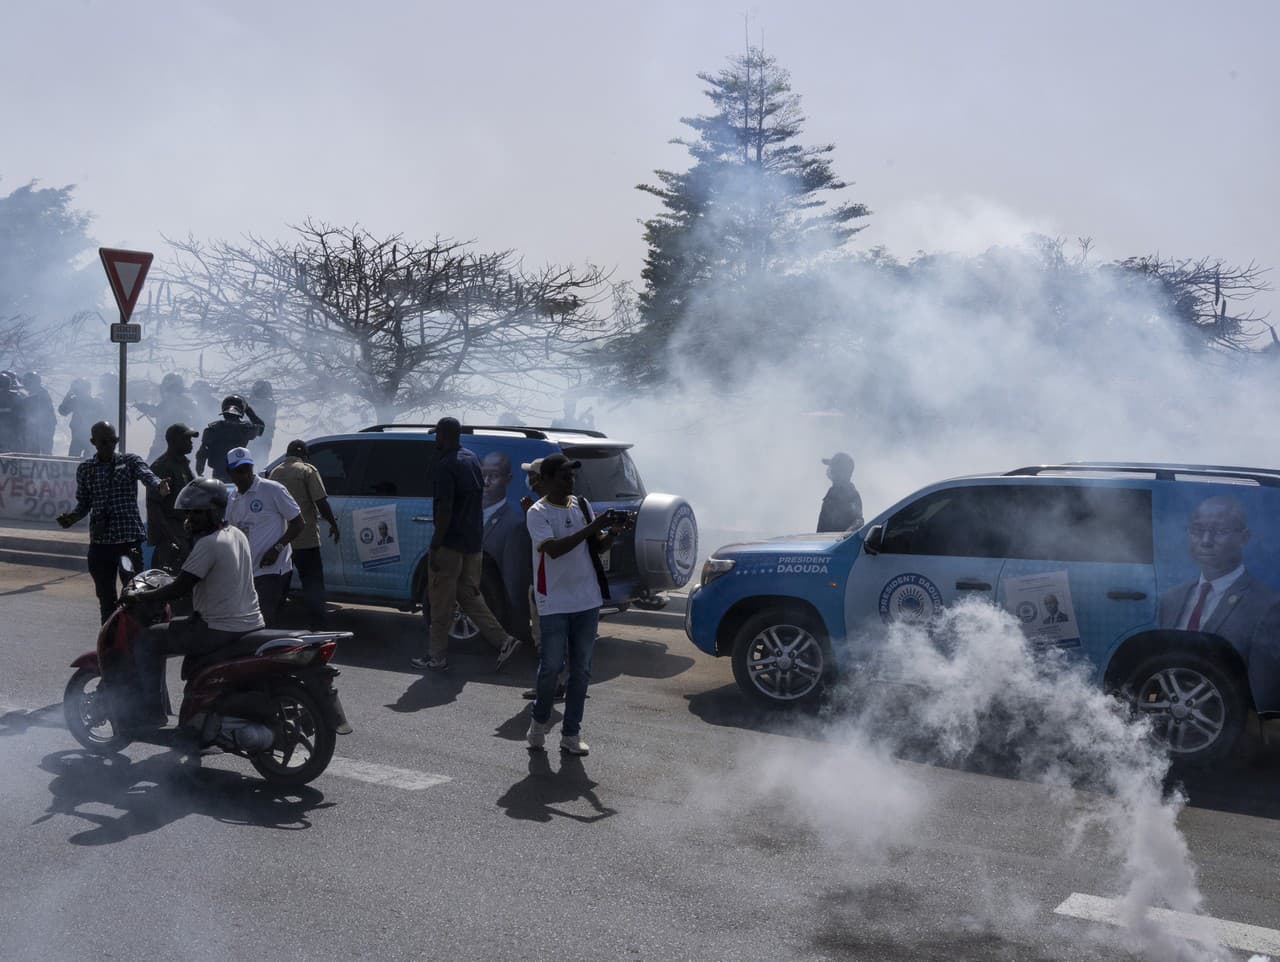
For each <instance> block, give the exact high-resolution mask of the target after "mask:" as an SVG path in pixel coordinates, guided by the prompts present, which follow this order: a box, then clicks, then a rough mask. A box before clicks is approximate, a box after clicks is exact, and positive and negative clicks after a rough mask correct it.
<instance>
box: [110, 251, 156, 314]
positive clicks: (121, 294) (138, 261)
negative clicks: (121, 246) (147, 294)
mask: <svg viewBox="0 0 1280 962" xmlns="http://www.w3.org/2000/svg"><path fill="white" fill-rule="evenodd" d="M98 256H99V257H101V258H102V266H103V268H104V269H105V270H106V272H107V283H109V284H110V285H111V293H112V294H114V295H115V298H116V305H117V306H118V307H119V308H120V320H121V321H128V320H129V317H130V315H132V314H133V309H134V307H135V306H136V305H137V303H138V295H139V294H141V293H142V283H143V281H145V280H146V279H147V270H148V268H150V267H151V260H152V258H153V257H154V256H155V255H154V254H152V253H150V252H149V251H122V250H118V249H116V248H114V247H99V248H98Z"/></svg>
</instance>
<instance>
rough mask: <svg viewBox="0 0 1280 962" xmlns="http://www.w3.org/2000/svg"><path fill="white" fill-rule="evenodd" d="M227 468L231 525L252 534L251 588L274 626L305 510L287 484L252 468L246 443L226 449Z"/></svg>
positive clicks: (268, 621)
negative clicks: (291, 544)
mask: <svg viewBox="0 0 1280 962" xmlns="http://www.w3.org/2000/svg"><path fill="white" fill-rule="evenodd" d="M227 473H228V474H229V475H230V476H231V481H232V483H233V484H235V490H234V491H232V492H231V497H230V500H229V501H228V502H227V524H230V525H234V526H235V527H237V528H239V529H240V530H241V531H243V532H244V535H245V537H246V538H248V539H249V551H250V552H251V553H252V555H253V587H254V590H256V591H257V592H258V607H259V608H261V609H262V617H263V618H265V619H266V620H267V627H268V628H274V627H276V625H277V623H278V620H279V617H280V606H281V605H282V604H283V602H284V589H285V584H286V583H287V582H286V576H287V575H288V574H289V573H290V572H292V571H293V555H292V553H291V551H290V548H289V542H290V541H292V540H293V539H294V538H296V537H297V536H298V535H300V534H301V533H302V529H303V528H304V527H305V524H304V523H303V520H302V510H301V509H300V508H299V507H298V502H296V501H294V500H293V495H291V494H290V493H289V489H288V488H286V487H285V486H284V485H283V484H280V483H279V482H276V481H270V480H268V479H266V478H262V477H259V476H258V475H256V474H254V473H253V455H252V454H250V453H249V449H248V448H232V449H231V450H230V451H229V452H228V453H227Z"/></svg>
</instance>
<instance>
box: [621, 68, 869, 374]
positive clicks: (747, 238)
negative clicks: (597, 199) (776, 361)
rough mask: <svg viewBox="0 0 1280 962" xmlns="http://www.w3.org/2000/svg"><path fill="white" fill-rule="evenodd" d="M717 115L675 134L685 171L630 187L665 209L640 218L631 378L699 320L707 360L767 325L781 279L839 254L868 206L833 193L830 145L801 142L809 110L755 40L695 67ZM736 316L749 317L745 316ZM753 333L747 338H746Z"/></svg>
mask: <svg viewBox="0 0 1280 962" xmlns="http://www.w3.org/2000/svg"><path fill="white" fill-rule="evenodd" d="M698 77H699V79H700V80H702V81H704V82H705V83H706V84H708V85H709V86H708V89H707V90H706V95H707V97H708V99H710V101H711V103H712V106H713V108H714V109H713V112H712V113H710V114H708V115H704V116H699V117H692V118H684V119H682V121H681V122H682V123H684V124H685V125H686V126H687V127H689V128H690V129H691V130H692V131H693V132H694V134H695V135H696V136H694V137H690V138H679V139H676V140H675V141H673V143H678V144H681V145H682V146H684V147H685V148H686V149H687V150H688V151H689V154H690V156H691V157H692V159H693V163H692V165H691V166H690V168H689V169H688V170H686V171H684V172H680V173H677V172H673V171H668V170H658V171H655V174H656V175H657V180H658V183H657V184H656V185H651V184H641V185H639V187H638V189H639V190H642V191H645V192H646V193H650V194H653V195H654V196H655V197H657V198H658V199H659V200H661V201H662V205H663V208H664V210H662V211H661V212H660V213H659V214H658V215H657V216H655V217H653V218H651V219H650V220H648V221H646V222H645V225H644V227H645V241H646V243H647V244H648V246H649V251H648V254H647V255H646V258H645V267H644V271H643V274H642V276H643V278H644V283H645V287H644V290H643V291H642V293H641V295H640V316H641V320H642V322H643V324H642V327H641V329H640V331H639V332H638V333H637V334H636V335H635V336H634V337H633V338H632V339H631V342H630V344H629V345H628V350H627V351H626V353H625V363H624V369H625V373H626V375H628V376H629V378H630V379H631V380H632V381H633V382H639V383H654V382H656V381H659V380H661V379H662V378H663V377H664V376H665V373H666V360H667V352H666V350H665V348H666V346H667V345H668V344H669V343H670V341H671V339H672V337H673V336H675V335H676V334H677V332H679V331H681V330H682V329H685V328H687V327H689V326H695V327H697V328H698V330H696V331H694V332H693V334H694V341H695V342H700V343H701V344H703V345H704V346H706V347H708V348H709V349H711V353H710V354H707V355H703V354H702V353H701V352H700V356H701V357H703V359H704V360H706V361H708V363H711V362H713V361H714V357H715V355H716V353H717V350H716V347H717V345H718V346H719V348H720V353H723V352H724V351H732V350H734V349H735V345H736V344H737V343H738V342H740V341H742V340H743V338H744V335H748V334H750V333H752V332H753V331H754V334H758V333H760V332H759V331H758V330H754V329H756V328H759V326H760V325H761V324H764V325H766V326H767V325H768V323H769V322H768V318H767V317H764V316H761V315H762V313H763V312H764V309H765V305H767V304H768V303H770V302H771V301H774V300H775V299H776V295H777V293H778V288H777V285H778V284H779V282H781V281H782V279H783V278H785V277H790V278H791V283H787V284H785V287H786V288H789V289H791V290H794V287H795V285H794V280H795V275H796V274H798V273H802V272H804V271H805V270H806V268H807V267H808V266H809V265H811V264H812V263H813V262H814V261H815V260H817V259H819V258H821V257H822V256H823V255H829V254H831V253H832V252H834V251H838V250H839V249H840V248H842V247H843V246H844V245H845V243H846V242H847V241H848V240H849V238H850V237H852V236H853V234H855V233H857V232H858V231H859V230H861V229H862V227H861V226H856V225H855V221H857V220H859V219H861V218H863V217H866V216H867V215H868V214H869V213H870V212H869V211H868V210H867V208H866V207H865V206H864V205H862V204H858V203H852V202H848V201H841V200H839V199H838V198H837V197H836V196H835V195H837V194H838V193H839V192H840V191H843V190H844V189H845V188H846V187H848V184H846V183H845V182H844V181H842V180H841V179H840V178H839V177H838V176H837V175H836V173H835V171H834V170H833V169H832V163H831V154H832V152H833V151H834V150H835V147H834V146H833V145H831V144H823V145H819V146H808V147H807V146H802V145H801V144H800V143H798V138H799V137H800V135H801V133H802V131H803V127H804V121H805V117H804V115H803V113H802V112H801V110H800V97H799V95H798V94H795V93H792V91H791V85H790V76H789V74H788V73H787V71H786V70H784V69H782V68H781V67H779V66H778V64H777V62H776V60H775V59H774V58H773V57H772V56H769V55H766V54H765V53H764V51H762V50H760V49H758V48H755V47H751V48H749V49H748V50H747V52H746V53H745V54H743V55H740V56H737V57H733V58H731V59H730V63H729V66H728V67H727V68H725V69H723V70H721V71H720V72H719V73H717V74H710V73H700V74H698ZM744 311H746V312H747V313H750V314H754V315H755V317H754V318H751V317H747V316H744ZM752 339H753V337H752Z"/></svg>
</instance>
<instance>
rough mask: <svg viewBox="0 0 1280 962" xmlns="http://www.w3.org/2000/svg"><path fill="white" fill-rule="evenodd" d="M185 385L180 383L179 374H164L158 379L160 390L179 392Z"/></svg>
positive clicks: (180, 376)
mask: <svg viewBox="0 0 1280 962" xmlns="http://www.w3.org/2000/svg"><path fill="white" fill-rule="evenodd" d="M185 387H186V385H185V384H183V383H182V375H181V374H166V375H165V376H164V377H163V378H161V379H160V390H162V391H174V392H177V393H181V392H182V390H183V389H184V388H185Z"/></svg>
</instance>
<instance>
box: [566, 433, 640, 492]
mask: <svg viewBox="0 0 1280 962" xmlns="http://www.w3.org/2000/svg"><path fill="white" fill-rule="evenodd" d="M565 454H567V455H568V456H569V457H571V458H573V459H574V460H575V461H581V462H582V467H581V468H580V469H579V470H578V487H577V493H578V494H580V495H581V496H582V497H584V498H586V499H587V500H588V501H631V500H639V499H641V498H643V497H644V496H645V490H644V484H643V483H642V482H641V481H640V472H639V471H637V470H636V465H635V462H634V461H632V460H631V455H629V454H627V452H626V451H624V450H622V449H620V448H612V447H610V448H604V447H600V448H593V447H586V446H579V445H576V444H575V445H574V446H573V447H570V448H566V449H565Z"/></svg>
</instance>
